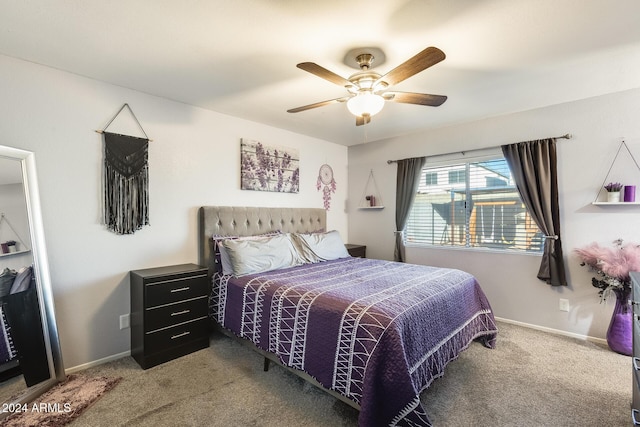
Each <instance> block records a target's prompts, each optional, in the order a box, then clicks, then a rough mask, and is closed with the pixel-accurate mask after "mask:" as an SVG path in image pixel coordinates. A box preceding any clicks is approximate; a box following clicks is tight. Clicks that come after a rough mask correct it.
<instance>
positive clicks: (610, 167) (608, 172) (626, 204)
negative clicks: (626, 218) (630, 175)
mask: <svg viewBox="0 0 640 427" xmlns="http://www.w3.org/2000/svg"><path fill="white" fill-rule="evenodd" d="M623 147H624V148H625V149H626V150H627V153H629V156H630V157H631V160H633V163H634V165H635V166H636V169H637V170H638V172H640V166H638V162H636V159H635V157H633V153H631V150H629V147H628V146H627V143H626V142H624V140H623V141H622V142H621V143H620V146H619V147H618V151H617V152H616V155H615V157H614V158H613V161H612V162H611V166H609V170H608V171H607V174H606V175H605V177H604V180H603V181H602V185H601V186H600V189H599V190H598V192H597V193H596V198H595V199H593V202H592V203H591V204H592V205H595V206H634V205H640V202H623V201H620V202H605V201H600V202H599V201H598V197H600V193H602V190H603V189H604V185H605V182H607V179H608V178H609V175H610V174H611V169H613V165H614V164H615V163H616V160H617V159H618V155H619V154H620V151H621V150H622V148H623ZM620 196H621V197H622V196H623V194H621V195H620Z"/></svg>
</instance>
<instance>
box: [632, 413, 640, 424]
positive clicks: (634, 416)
mask: <svg viewBox="0 0 640 427" xmlns="http://www.w3.org/2000/svg"><path fill="white" fill-rule="evenodd" d="M636 414H640V411H638V410H637V409H632V410H631V421H633V425H634V426H640V421H638V419H637V418H636Z"/></svg>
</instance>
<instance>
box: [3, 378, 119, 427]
mask: <svg viewBox="0 0 640 427" xmlns="http://www.w3.org/2000/svg"><path fill="white" fill-rule="evenodd" d="M120 379H121V378H107V377H89V376H85V375H69V376H68V377H67V378H66V380H65V381H64V382H62V383H60V384H58V385H56V386H55V387H53V388H52V389H51V390H48V391H47V392H46V393H44V394H43V395H42V396H40V397H38V398H37V399H36V400H35V401H33V402H30V403H25V404H24V405H22V406H16V407H13V409H11V408H9V409H10V410H11V412H13V413H12V415H10V416H9V417H7V418H6V419H4V420H3V421H2V422H1V423H0V426H2V427H45V426H49V427H54V426H55V427H58V426H64V425H67V424H69V423H70V422H71V421H73V420H74V419H75V418H77V417H78V416H79V415H80V414H81V413H82V412H83V411H84V410H85V409H87V408H88V407H89V406H90V405H91V404H92V403H94V402H95V401H96V400H97V399H98V398H99V397H100V396H102V395H103V394H104V393H106V392H107V391H109V390H111V389H112V388H113V387H115V386H116V385H117V384H118V382H119V381H120Z"/></svg>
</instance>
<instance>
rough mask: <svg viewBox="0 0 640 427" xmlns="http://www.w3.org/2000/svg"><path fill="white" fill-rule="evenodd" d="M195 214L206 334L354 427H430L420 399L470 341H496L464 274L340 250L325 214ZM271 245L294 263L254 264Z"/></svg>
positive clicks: (486, 307) (486, 308)
mask: <svg viewBox="0 0 640 427" xmlns="http://www.w3.org/2000/svg"><path fill="white" fill-rule="evenodd" d="M198 217H199V220H198V222H199V239H198V240H199V257H200V263H201V265H206V266H208V268H209V275H210V277H211V282H212V292H211V296H210V316H211V319H212V321H213V323H214V325H215V327H216V328H217V329H218V330H221V331H222V332H224V333H226V334H227V335H229V336H232V337H234V338H236V339H239V340H241V341H243V342H245V343H249V345H250V346H251V347H252V348H254V349H255V350H256V351H258V352H260V353H261V354H263V355H264V356H265V357H266V358H268V360H274V361H276V362H278V363H280V364H281V365H283V366H285V367H286V368H288V369H289V370H291V371H292V372H294V373H296V374H298V375H300V376H302V377H303V378H305V379H307V380H308V381H310V382H312V383H314V384H315V385H318V386H320V387H322V388H323V389H325V390H326V391H327V392H329V393H330V394H332V395H334V396H336V397H337V398H338V399H340V400H342V401H344V402H346V403H348V404H349V405H351V406H353V407H354V408H356V409H358V410H359V411H360V413H359V417H358V424H359V425H361V426H377V425H394V426H395V425H398V426H405V425H406V426H429V425H431V423H430V421H429V417H428V416H427V413H426V411H425V408H424V407H423V405H422V404H421V402H420V392H421V391H423V390H425V389H426V388H427V387H428V386H429V385H430V384H431V383H432V382H433V380H435V379H436V378H438V377H440V376H442V375H443V374H444V369H445V366H446V365H447V364H448V363H449V362H450V361H452V360H454V359H456V358H457V357H458V356H459V354H460V353H461V352H462V351H463V350H464V349H466V348H467V347H468V346H469V345H470V344H471V343H472V342H473V341H479V342H480V343H481V344H483V345H485V346H486V347H489V348H493V347H494V346H495V341H496V336H497V328H496V325H495V319H494V316H493V313H492V311H491V306H490V304H489V302H488V300H487V298H486V296H485V294H484V293H483V291H482V289H481V288H480V285H479V284H478V282H477V281H476V279H475V278H474V277H473V276H471V275H470V274H468V273H466V272H463V271H460V270H454V269H443V268H435V267H429V266H419V265H411V264H404V263H395V262H390V261H383V260H373V259H364V258H353V257H350V256H348V254H346V255H345V253H346V250H344V252H341V251H340V249H339V248H338V246H339V245H337V243H336V242H337V240H335V239H336V237H335V236H336V233H335V232H331V231H327V230H326V217H325V211H324V210H323V209H311V208H300V209H297V208H250V207H219V206H203V207H201V208H200V209H199V213H198ZM248 236H252V237H251V238H247V237H248ZM256 236H258V237H256ZM254 241H257V242H254ZM272 242H277V245H278V251H280V249H281V246H280V245H285V244H286V245H287V249H286V251H285V252H286V253H287V255H286V256H291V257H293V259H294V261H295V262H293V263H292V264H291V265H288V264H284V265H282V264H278V263H277V262H276V264H277V267H278V268H275V269H269V268H267V269H266V270H265V268H264V266H260V260H262V259H263V257H265V256H267V255H265V254H267V253H269V251H270V249H269V247H268V246H260V245H263V244H265V245H267V244H268V245H271V244H272ZM327 242H328V243H327ZM289 243H291V244H289ZM340 243H342V242H341V241H340ZM274 244H275V243H274ZM243 245H244V246H243ZM342 246H343V249H344V245H343V244H342ZM221 247H222V249H223V250H222V258H223V259H226V262H227V263H229V258H231V260H232V261H233V262H231V264H233V266H231V267H228V266H227V265H225V269H224V271H223V269H222V266H221V264H222V259H221V254H220V250H219V249H220V248H221ZM247 247H248V248H253V249H251V250H255V248H259V250H260V253H259V254H258V255H255V254H256V252H251V251H249V252H244V251H246V250H247V249H246V248H247ZM238 248H239V249H238ZM263 248H264V249H263ZM247 254H254V255H251V256H248V255H247ZM243 257H244V258H243ZM278 257H280V256H278ZM253 259H255V260H256V261H255V263H256V265H257V267H256V266H254V265H253V264H252V263H253V261H251V260H253ZM247 260H250V261H247ZM234 262H235V264H234ZM272 262H273V260H270V261H269V262H268V263H267V265H272V264H269V263H272ZM245 263H246V265H247V267H246V270H243V268H245ZM274 265H275V264H274ZM228 268H232V269H233V273H234V274H231V273H230V271H229V270H228ZM256 269H257V270H256ZM235 273H237V274H235ZM265 360H267V359H265ZM265 366H267V364H266V363H265Z"/></svg>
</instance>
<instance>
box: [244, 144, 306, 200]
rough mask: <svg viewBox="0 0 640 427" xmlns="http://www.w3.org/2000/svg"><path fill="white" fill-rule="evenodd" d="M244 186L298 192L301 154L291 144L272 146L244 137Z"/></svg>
mask: <svg viewBox="0 0 640 427" xmlns="http://www.w3.org/2000/svg"><path fill="white" fill-rule="evenodd" d="M240 162H241V165H240V174H241V178H240V182H241V184H240V188H241V189H242V190H254V191H273V192H278V193H298V192H299V190H300V156H299V154H298V150H296V149H295V148H289V147H279V146H273V145H271V146H268V145H265V144H263V143H261V142H259V141H254V140H251V139H246V138H242V140H241V142H240Z"/></svg>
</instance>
